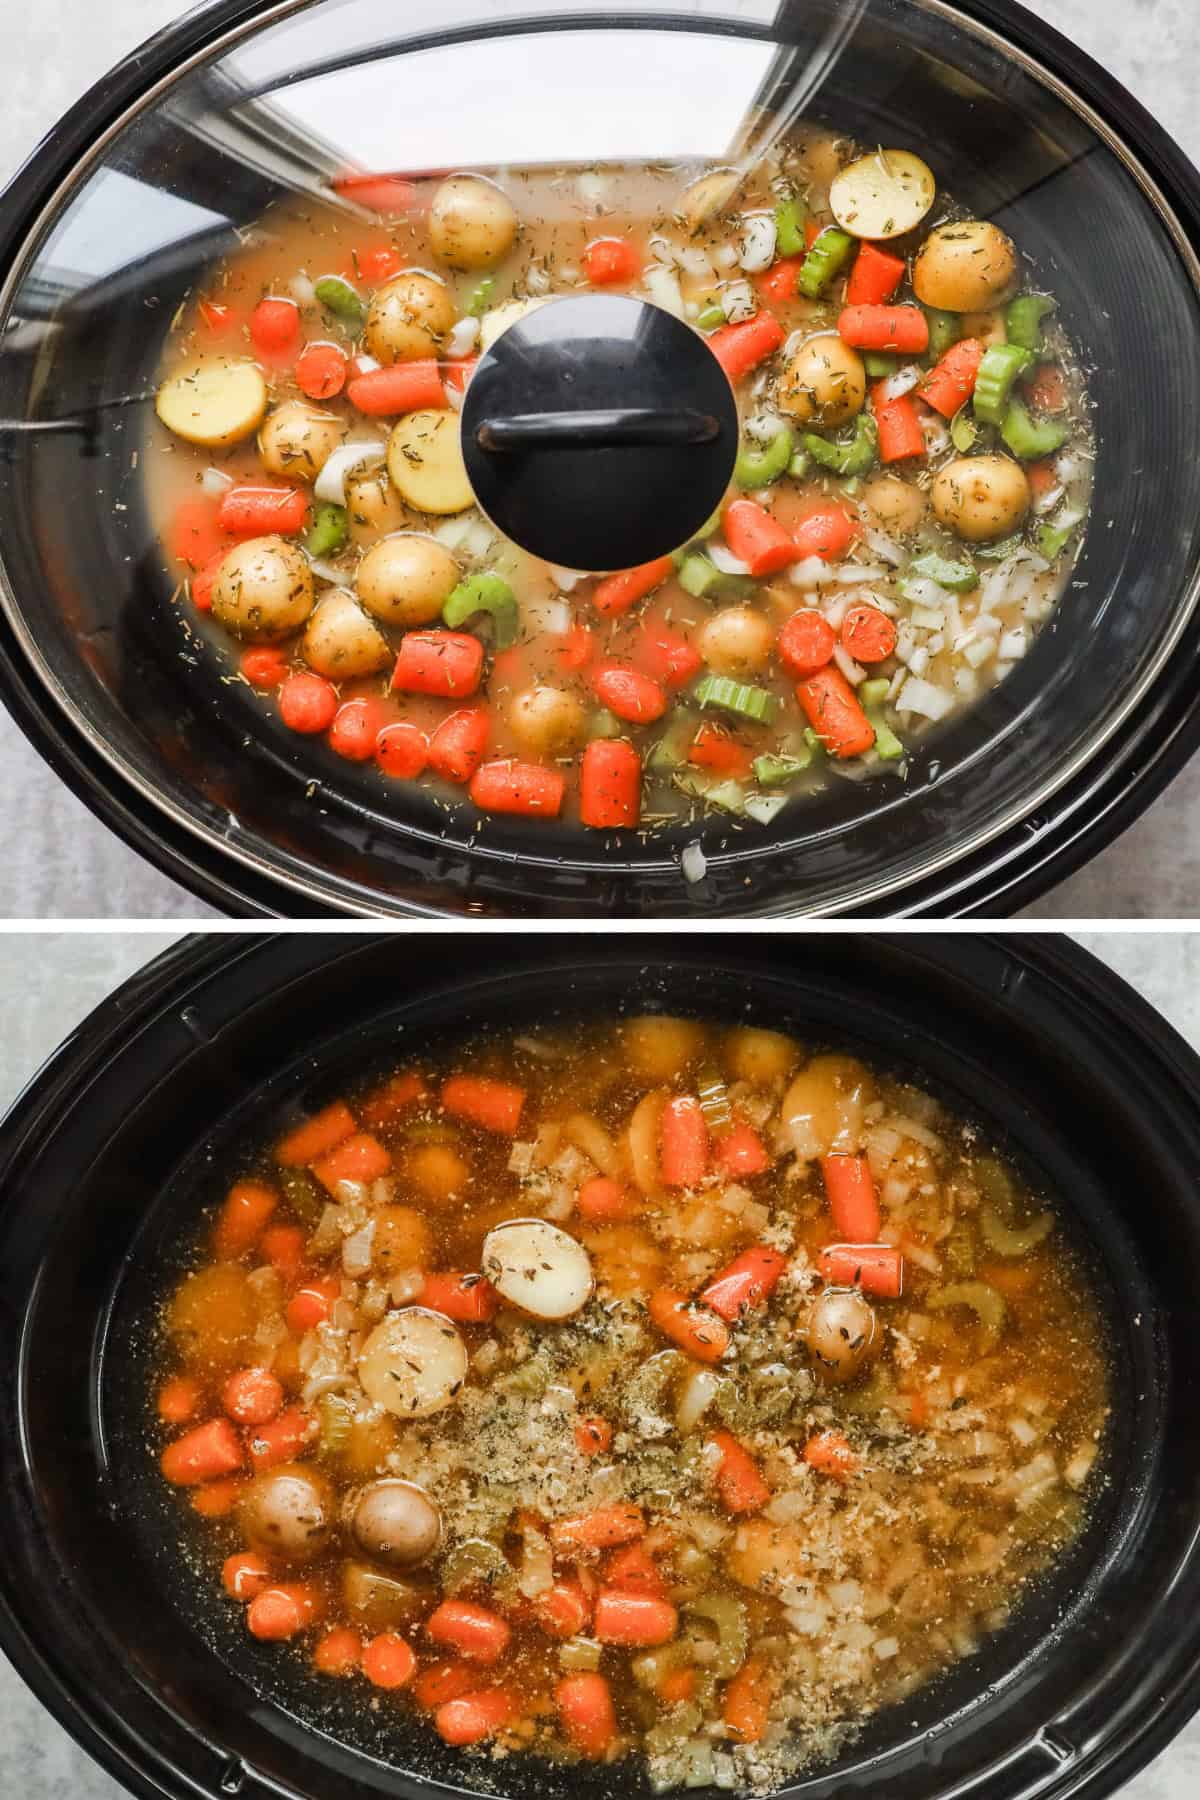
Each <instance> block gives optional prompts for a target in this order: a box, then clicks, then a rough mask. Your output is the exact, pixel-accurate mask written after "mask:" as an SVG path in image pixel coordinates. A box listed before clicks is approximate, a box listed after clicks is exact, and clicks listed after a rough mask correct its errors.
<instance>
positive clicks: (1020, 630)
mask: <svg viewBox="0 0 1200 1800" xmlns="http://www.w3.org/2000/svg"><path fill="white" fill-rule="evenodd" d="M1028 647H1029V640H1028V639H1027V638H1026V636H1025V630H1024V627H1023V626H1021V625H1016V626H1014V627H1013V629H1012V630H1011V631H1006V632H1005V633H1004V635H1003V637H1002V638H1001V639H1000V642H999V643H998V644H997V646H996V649H997V652H998V654H999V655H1000V656H1002V657H1004V659H1005V660H1006V661H1007V662H1015V661H1016V660H1017V658H1018V657H1019V656H1024V654H1025V652H1026V650H1027V649H1028Z"/></svg>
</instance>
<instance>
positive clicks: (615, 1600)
mask: <svg viewBox="0 0 1200 1800" xmlns="http://www.w3.org/2000/svg"><path fill="white" fill-rule="evenodd" d="M678 1629H679V1614H678V1613H677V1612H676V1610H675V1608H674V1607H673V1606H672V1605H671V1602H670V1601H669V1600H656V1599H655V1598H654V1597H653V1595H651V1594H632V1593H629V1592H627V1591H626V1590H625V1589H623V1588H601V1590H600V1592H599V1593H598V1594H597V1596H596V1608H595V1613H594V1616H593V1620H592V1632H593V1635H594V1636H595V1637H596V1639H597V1641H598V1642H599V1643H601V1644H638V1645H643V1644H644V1645H651V1644H667V1643H669V1642H670V1641H671V1639H672V1638H673V1637H674V1636H675V1633H676V1632H677V1631H678Z"/></svg>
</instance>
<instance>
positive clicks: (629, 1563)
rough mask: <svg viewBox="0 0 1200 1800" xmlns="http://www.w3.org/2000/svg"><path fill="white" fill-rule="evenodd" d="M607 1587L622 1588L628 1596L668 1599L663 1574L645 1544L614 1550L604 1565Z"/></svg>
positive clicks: (628, 1545)
mask: <svg viewBox="0 0 1200 1800" xmlns="http://www.w3.org/2000/svg"><path fill="white" fill-rule="evenodd" d="M604 1583H605V1586H606V1587H610V1588H620V1589H621V1591H622V1593H626V1594H649V1595H650V1596H651V1598H652V1599H655V1600H665V1599H666V1598H667V1584H666V1582H665V1581H664V1580H663V1578H662V1572H661V1570H660V1569H659V1567H658V1564H657V1563H656V1562H655V1560H654V1558H653V1557H652V1556H651V1554H650V1552H649V1551H648V1550H647V1549H646V1548H645V1546H644V1545H643V1544H640V1543H638V1544H626V1545H625V1546H624V1548H623V1549H620V1550H614V1551H613V1553H612V1555H611V1556H610V1557H609V1559H608V1561H607V1562H606V1563H605V1565H604Z"/></svg>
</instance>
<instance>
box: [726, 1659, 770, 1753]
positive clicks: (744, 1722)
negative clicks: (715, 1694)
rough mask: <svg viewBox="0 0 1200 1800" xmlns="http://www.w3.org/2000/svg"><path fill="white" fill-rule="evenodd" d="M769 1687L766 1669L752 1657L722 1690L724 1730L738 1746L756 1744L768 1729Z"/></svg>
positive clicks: (759, 1660) (759, 1661)
mask: <svg viewBox="0 0 1200 1800" xmlns="http://www.w3.org/2000/svg"><path fill="white" fill-rule="evenodd" d="M770 1712H771V1688H770V1682H769V1679H768V1674H767V1666H766V1664H765V1663H764V1662H763V1661H761V1659H760V1658H758V1657H756V1656H752V1657H751V1658H750V1659H749V1661H748V1662H745V1663H743V1664H742V1666H741V1668H740V1669H739V1670H738V1672H737V1674H736V1675H735V1676H734V1678H733V1680H732V1681H731V1682H730V1683H729V1686H728V1687H727V1688H726V1689H725V1706H724V1716H725V1725H726V1729H727V1730H728V1731H729V1733H730V1735H731V1736H732V1737H734V1738H736V1739H737V1741H738V1743H740V1744H755V1743H757V1742H758V1740H759V1738H760V1737H761V1736H762V1734H763V1732H764V1731H765V1730H766V1729H767V1721H768V1719H769V1717H770Z"/></svg>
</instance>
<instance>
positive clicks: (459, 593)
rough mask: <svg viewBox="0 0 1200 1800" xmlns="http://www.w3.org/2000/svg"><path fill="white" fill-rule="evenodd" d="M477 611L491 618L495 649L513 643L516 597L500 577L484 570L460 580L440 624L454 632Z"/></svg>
mask: <svg viewBox="0 0 1200 1800" xmlns="http://www.w3.org/2000/svg"><path fill="white" fill-rule="evenodd" d="M481 612H482V613H489V614H490V615H491V619H492V627H493V630H494V632H495V643H496V648H497V650H507V649H508V648H509V646H510V645H512V644H515V643H516V641H517V628H518V620H517V600H516V595H515V594H514V593H513V591H512V589H511V588H510V587H509V585H508V583H507V581H505V579H504V577H503V576H502V575H494V574H492V573H491V572H490V571H487V570H485V571H484V572H483V573H482V574H479V575H468V577H467V579H466V580H465V581H460V582H459V584H458V586H457V587H456V588H455V589H454V590H453V592H452V593H451V594H450V595H449V597H448V599H447V601H446V604H445V605H444V606H443V608H442V623H443V625H448V626H449V627H450V629H451V631H457V630H459V629H460V627H461V626H463V625H465V624H466V623H467V621H468V620H469V619H473V618H474V617H475V615H476V613H481Z"/></svg>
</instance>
